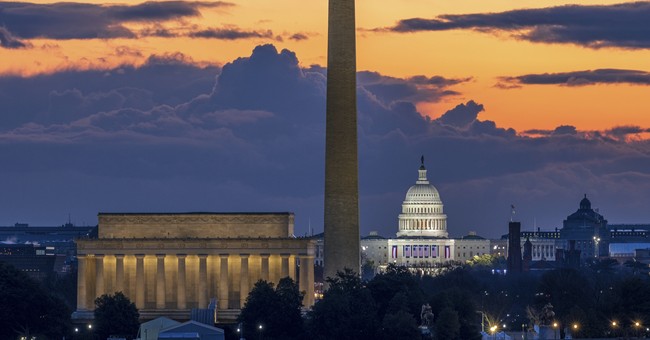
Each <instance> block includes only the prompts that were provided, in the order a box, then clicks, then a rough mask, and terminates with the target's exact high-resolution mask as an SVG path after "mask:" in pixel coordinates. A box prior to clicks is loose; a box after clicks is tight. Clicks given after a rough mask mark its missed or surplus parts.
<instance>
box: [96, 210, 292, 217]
mask: <svg viewBox="0 0 650 340" xmlns="http://www.w3.org/2000/svg"><path fill="white" fill-rule="evenodd" d="M128 215H294V213H293V212H289V211H282V212H210V211H189V212H99V213H97V216H128Z"/></svg>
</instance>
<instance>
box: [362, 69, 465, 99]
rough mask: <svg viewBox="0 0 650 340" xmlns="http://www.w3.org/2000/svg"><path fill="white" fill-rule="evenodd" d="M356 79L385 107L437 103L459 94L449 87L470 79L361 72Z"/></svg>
mask: <svg viewBox="0 0 650 340" xmlns="http://www.w3.org/2000/svg"><path fill="white" fill-rule="evenodd" d="M357 79H358V81H359V85H361V86H362V87H363V88H364V89H366V90H368V91H369V92H370V93H372V94H373V95H374V96H376V97H377V98H378V100H380V101H381V102H383V103H384V104H386V105H390V104H391V103H394V102H397V101H411V102H416V103H417V102H437V101H439V100H440V99H442V98H443V97H448V96H455V95H458V94H459V93H458V92H456V91H453V90H451V89H449V87H450V86H453V85H456V84H460V83H464V82H468V81H470V80H471V79H472V78H462V79H455V78H445V77H442V76H433V77H426V76H423V75H419V76H414V77H409V78H396V77H390V76H385V75H382V74H380V73H378V72H370V71H361V72H359V73H358V76H357Z"/></svg>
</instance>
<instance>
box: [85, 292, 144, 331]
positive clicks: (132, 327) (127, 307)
mask: <svg viewBox="0 0 650 340" xmlns="http://www.w3.org/2000/svg"><path fill="white" fill-rule="evenodd" d="M94 314H95V321H94V324H95V327H94V330H95V334H97V336H98V337H99V338H100V339H106V338H108V337H109V336H111V335H119V336H124V337H126V338H127V339H132V338H133V337H134V336H135V335H136V334H137V333H138V328H139V327H140V322H139V321H138V319H139V318H140V313H139V312H138V309H137V308H136V307H135V304H134V303H133V302H131V300H129V298H128V297H126V296H125V295H124V294H122V292H116V293H115V294H112V295H111V294H104V295H102V296H100V297H98V298H96V299H95V312H94Z"/></svg>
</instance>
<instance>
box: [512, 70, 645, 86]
mask: <svg viewBox="0 0 650 340" xmlns="http://www.w3.org/2000/svg"><path fill="white" fill-rule="evenodd" d="M499 84H508V85H511V86H512V87H514V88H518V87H521V85H564V86H586V85H597V84H632V85H646V86H647V85H650V72H646V71H640V70H621V69H598V70H586V71H573V72H561V73H542V74H526V75H522V76H516V77H502V78H501V82H499ZM512 87H509V86H503V87H500V88H502V89H509V88H512Z"/></svg>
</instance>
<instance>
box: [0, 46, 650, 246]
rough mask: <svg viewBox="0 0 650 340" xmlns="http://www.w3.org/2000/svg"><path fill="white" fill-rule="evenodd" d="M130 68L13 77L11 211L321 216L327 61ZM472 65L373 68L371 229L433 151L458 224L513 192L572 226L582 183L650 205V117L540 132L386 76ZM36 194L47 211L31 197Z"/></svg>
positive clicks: (167, 62) (1, 145)
mask: <svg viewBox="0 0 650 340" xmlns="http://www.w3.org/2000/svg"><path fill="white" fill-rule="evenodd" d="M120 70H121V71H119V70H112V71H110V72H94V71H83V72H63V73H60V74H52V75H41V76H38V77H32V78H16V77H7V76H4V77H0V89H2V91H0V97H2V98H0V102H2V103H3V105H4V110H3V112H6V113H7V114H4V115H2V116H0V119H1V120H2V121H0V156H1V157H2V159H7V160H9V161H7V162H5V163H3V166H2V167H1V168H0V174H1V176H0V186H2V187H3V189H4V190H7V191H9V192H17V193H20V194H17V195H5V196H2V197H0V206H2V207H4V210H3V211H5V212H7V213H4V215H3V216H2V217H0V219H6V220H9V221H13V220H24V219H25V216H30V217H32V218H36V217H35V216H41V220H40V221H43V223H53V222H51V220H48V218H50V219H51V218H54V217H56V216H59V215H61V214H63V215H64V216H65V213H67V212H69V211H71V212H72V213H73V215H81V216H86V217H83V218H84V219H86V220H88V221H92V219H94V218H95V215H96V212H97V211H107V210H112V211H197V210H203V211H287V210H289V211H294V212H296V214H297V215H296V217H297V220H296V230H297V233H298V234H302V233H303V232H305V231H306V230H307V227H306V226H307V223H308V221H311V224H312V226H316V228H318V227H319V226H320V225H321V223H322V197H323V196H322V195H323V176H324V147H325V146H324V141H325V84H326V78H325V72H326V70H325V69H323V68H322V67H319V66H311V67H308V68H303V67H301V66H300V63H299V62H298V57H297V56H296V55H295V54H294V53H293V52H291V51H288V50H281V51H278V50H277V49H276V48H275V47H274V46H272V45H264V46H258V47H257V48H255V50H254V51H253V53H252V54H251V55H250V56H248V57H242V58H238V59H237V60H234V61H232V62H230V63H228V64H226V65H224V66H223V68H220V69H219V68H214V67H212V68H202V67H199V66H197V65H194V64H192V63H191V62H189V61H187V60H186V58H185V57H183V56H182V55H167V56H159V57H155V58H151V59H150V61H149V62H148V63H147V64H146V65H145V66H144V67H142V68H139V69H134V68H122V69H120ZM107 73H108V75H106V74H107ZM460 81H464V80H463V79H456V80H452V79H449V78H445V77H437V76H424V77H412V78H406V79H401V80H400V79H398V78H391V77H386V76H385V75H382V74H379V73H373V72H360V73H359V82H358V92H357V94H358V109H359V110H358V111H359V120H358V121H359V149H360V153H359V155H360V159H359V161H360V168H359V173H360V192H361V198H360V202H361V209H360V211H361V224H362V233H364V234H365V233H367V232H368V231H370V230H378V231H380V233H382V234H384V235H386V236H389V235H392V234H393V233H394V232H395V231H396V222H397V215H398V214H399V211H400V204H401V201H402V200H403V199H404V194H405V192H406V190H407V189H408V187H409V186H411V185H412V184H413V183H414V182H415V180H416V178H417V168H418V167H419V159H420V155H422V154H424V155H425V164H426V166H427V168H428V169H429V179H430V180H431V182H432V183H433V184H434V185H436V186H437V187H438V189H439V190H440V193H441V196H442V200H443V201H444V203H445V212H446V213H447V214H448V216H449V231H450V233H451V234H452V235H454V236H458V235H461V234H464V233H466V232H467V231H468V230H476V231H478V232H479V233H480V234H483V235H486V236H492V237H495V236H498V235H500V234H502V233H503V232H504V230H505V227H506V224H507V220H508V217H509V207H510V204H511V203H513V202H514V203H515V204H517V206H518V207H519V211H518V216H519V217H520V218H521V219H522V222H524V228H526V227H529V226H530V225H531V223H532V221H533V219H536V221H537V223H538V225H540V226H543V227H549V228H551V227H555V226H559V224H560V223H561V221H562V219H563V218H565V217H566V215H567V214H568V213H570V212H572V211H574V210H575V209H576V208H577V204H578V202H579V200H580V199H581V197H582V194H583V193H588V194H589V196H590V198H592V202H593V203H594V205H596V206H598V207H601V208H602V209H601V212H603V213H605V215H606V217H607V218H608V219H609V220H610V221H612V222H614V221H619V222H634V221H639V220H641V221H644V219H645V221H647V220H648V219H650V217H649V216H648V215H647V209H645V208H644V207H647V205H648V204H650V201H649V198H648V197H647V192H648V190H650V185H649V184H648V183H650V181H649V180H648V179H650V157H649V156H648V155H649V154H650V152H648V151H649V150H650V145H649V143H648V141H647V140H643V139H638V140H630V139H629V138H625V139H623V138H614V137H613V136H614V135H619V136H630V135H634V134H636V133H638V132H640V131H641V132H642V130H644V128H641V127H618V128H613V129H611V131H602V132H599V133H598V134H597V133H584V132H583V131H580V130H578V129H576V128H575V127H568V126H567V127H558V128H557V129H555V131H548V132H546V133H545V134H540V136H539V137H538V138H530V137H528V136H526V135H525V134H518V133H516V131H514V130H512V129H508V128H504V127H499V126H497V125H496V124H495V123H494V122H492V121H490V120H487V119H486V117H489V115H490V110H489V107H484V106H483V105H481V104H480V103H477V102H474V101H467V102H464V103H458V104H457V105H455V107H453V108H450V110H448V111H447V112H445V113H443V114H442V115H441V117H440V118H438V119H430V118H428V117H425V116H423V115H422V114H420V113H419V112H418V111H417V109H416V106H415V105H414V102H413V100H414V99H412V98H417V97H418V95H415V94H414V93H413V92H408V91H403V90H402V89H400V88H398V87H396V89H398V90H396V92H397V93H396V94H391V93H390V91H389V90H387V89H386V88H384V87H380V86H376V85H377V84H389V85H390V84H394V83H398V84H399V83H408V84H411V85H412V86H416V85H422V84H427V86H433V87H437V88H439V90H440V91H445V90H448V87H453V84H455V83H458V82H460ZM8 84H11V86H8ZM7 90H10V92H6V91H7ZM415 93H417V91H416V92H415ZM451 98H453V97H449V98H447V99H448V100H451ZM89 192H90V193H92V195H90V194H89ZM47 202H50V204H46V203H47ZM625 203H628V204H627V205H626V204H625ZM35 205H37V206H39V207H43V208H42V209H39V212H38V214H34V213H33V209H27V208H25V207H31V208H33V206H35ZM28 212H29V213H30V214H29V215H26V214H27V213H28ZM21 214H25V215H21ZM52 216H54V217H52ZM5 223H9V222H5Z"/></svg>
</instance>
